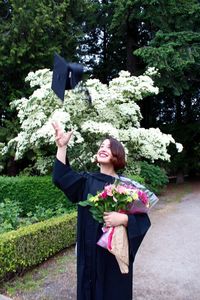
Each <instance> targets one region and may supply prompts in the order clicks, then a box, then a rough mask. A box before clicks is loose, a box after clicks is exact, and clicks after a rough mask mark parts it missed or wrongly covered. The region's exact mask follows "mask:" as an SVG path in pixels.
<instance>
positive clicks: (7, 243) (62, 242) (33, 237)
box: [0, 212, 77, 281]
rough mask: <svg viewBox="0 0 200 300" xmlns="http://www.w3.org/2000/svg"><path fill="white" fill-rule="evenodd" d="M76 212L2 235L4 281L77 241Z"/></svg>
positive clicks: (0, 263)
mask: <svg viewBox="0 0 200 300" xmlns="http://www.w3.org/2000/svg"><path fill="white" fill-rule="evenodd" d="M76 217H77V214H76V212H73V213H70V214H66V215H64V216H61V217H57V218H52V219H49V220H47V221H44V222H40V223H37V224H33V225H29V226H26V227H23V228H20V229H18V230H16V231H10V232H8V233H3V234H1V235H0V280H1V281H2V280H3V279H6V278H9V277H10V276H11V275H13V274H14V273H19V272H22V271H24V270H25V269H27V268H30V267H32V266H34V265H37V264H39V263H41V262H42V261H44V260H46V259H47V258H48V257H50V256H52V255H54V254H55V253H57V252H59V251H60V250H62V249H64V248H66V247H68V246H70V245H73V244H74V243H75V240H76Z"/></svg>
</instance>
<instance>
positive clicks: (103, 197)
mask: <svg viewBox="0 0 200 300" xmlns="http://www.w3.org/2000/svg"><path fill="white" fill-rule="evenodd" d="M107 196H108V194H107V192H106V191H103V192H101V193H100V194H99V198H102V199H105V198H106V197H107Z"/></svg>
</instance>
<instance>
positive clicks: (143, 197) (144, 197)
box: [138, 190, 149, 205]
mask: <svg viewBox="0 0 200 300" xmlns="http://www.w3.org/2000/svg"><path fill="white" fill-rule="evenodd" d="M138 196H139V198H140V200H141V201H142V203H144V204H145V205H147V204H148V203H149V200H148V197H147V195H146V193H145V192H143V191H140V190H139V191H138Z"/></svg>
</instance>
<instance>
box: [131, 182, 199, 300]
mask: <svg viewBox="0 0 200 300" xmlns="http://www.w3.org/2000/svg"><path fill="white" fill-rule="evenodd" d="M199 217H200V186H199V190H197V191H195V192H193V193H191V194H188V195H187V196H185V197H184V198H183V199H182V201H181V202H180V203H173V204H168V205H167V206H163V204H160V209H159V207H158V208H157V209H156V210H155V212H153V213H152V215H151V221H152V228H151V230H150V231H149V233H148V235H147V236H146V238H145V240H144V243H143V244H142V246H141V248H140V252H139V253H138V255H137V259H136V261H135V266H134V299H136V300H144V299H145V300H155V299H159V300H172V299H175V300H199V299H200V250H199V249H200V234H199V233H200V218H199Z"/></svg>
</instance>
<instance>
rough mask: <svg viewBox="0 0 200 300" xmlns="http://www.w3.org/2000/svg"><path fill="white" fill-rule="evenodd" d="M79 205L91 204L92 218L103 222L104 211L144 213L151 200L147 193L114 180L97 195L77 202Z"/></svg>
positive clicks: (149, 206)
mask: <svg viewBox="0 0 200 300" xmlns="http://www.w3.org/2000/svg"><path fill="white" fill-rule="evenodd" d="M79 205H81V206H87V205H89V206H91V207H90V212H91V213H92V215H93V218H94V219H95V220H97V221H98V222H99V223H103V214H104V212H111V211H116V212H121V213H127V214H134V213H146V212H148V210H149V209H150V208H151V201H150V200H149V198H148V196H147V194H146V193H145V192H144V191H142V190H139V189H138V188H136V187H134V186H133V185H130V184H126V183H124V184H123V183H121V182H120V183H119V182H117V181H116V182H115V183H114V184H110V185H106V186H105V188H104V190H103V191H101V192H98V193H97V195H95V196H93V195H91V194H89V195H88V198H87V200H86V201H82V202H79Z"/></svg>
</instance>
